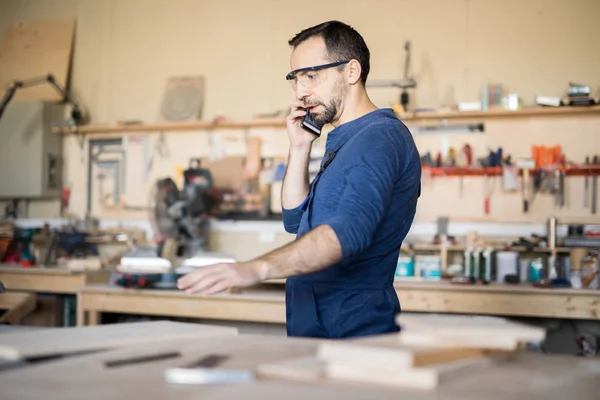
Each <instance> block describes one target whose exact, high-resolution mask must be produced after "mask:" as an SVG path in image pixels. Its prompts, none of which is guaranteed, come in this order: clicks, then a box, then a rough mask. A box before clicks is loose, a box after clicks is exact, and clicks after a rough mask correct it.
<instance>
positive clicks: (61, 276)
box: [0, 265, 110, 294]
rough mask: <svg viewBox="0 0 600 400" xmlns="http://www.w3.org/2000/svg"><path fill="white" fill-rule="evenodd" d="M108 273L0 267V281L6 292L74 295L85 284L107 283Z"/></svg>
mask: <svg viewBox="0 0 600 400" xmlns="http://www.w3.org/2000/svg"><path fill="white" fill-rule="evenodd" d="M109 275H110V272H109V271H108V270H98V271H71V270H69V269H68V268H64V267H48V268H41V267H28V268H25V267H19V266H6V265H4V266H0V281H2V282H3V283H4V286H6V289H7V290H25V291H32V292H46V293H68V294H75V293H77V291H78V290H79V289H80V288H81V287H83V286H85V285H86V284H93V283H106V282H108V278H109Z"/></svg>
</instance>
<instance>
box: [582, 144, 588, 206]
mask: <svg viewBox="0 0 600 400" xmlns="http://www.w3.org/2000/svg"><path fill="white" fill-rule="evenodd" d="M589 165H590V157H589V156H586V157H585V166H586V167H587V166H589ZM589 197H590V175H589V172H586V173H585V186H584V189H583V207H585V208H587V207H588V198H589Z"/></svg>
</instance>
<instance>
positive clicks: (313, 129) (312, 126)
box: [302, 109, 321, 136]
mask: <svg viewBox="0 0 600 400" xmlns="http://www.w3.org/2000/svg"><path fill="white" fill-rule="evenodd" d="M302 127H303V128H304V129H306V130H307V131H309V132H310V133H312V134H313V135H316V136H321V129H320V128H319V127H318V126H317V124H316V123H315V121H313V119H312V118H311V116H310V110H309V109H306V115H305V116H304V119H303V120H302Z"/></svg>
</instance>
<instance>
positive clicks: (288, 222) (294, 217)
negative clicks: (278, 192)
mask: <svg viewBox="0 0 600 400" xmlns="http://www.w3.org/2000/svg"><path fill="white" fill-rule="evenodd" d="M307 201H308V197H307V198H306V199H304V201H303V202H302V204H300V205H299V206H298V207H296V208H284V207H281V212H282V216H283V227H284V229H285V231H286V232H287V233H298V227H299V226H300V220H302V214H303V213H304V210H305V208H306V202H307Z"/></svg>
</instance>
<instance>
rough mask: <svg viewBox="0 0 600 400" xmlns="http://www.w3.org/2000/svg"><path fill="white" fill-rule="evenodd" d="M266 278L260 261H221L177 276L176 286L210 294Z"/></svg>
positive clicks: (250, 284) (189, 290) (202, 293)
mask: <svg viewBox="0 0 600 400" xmlns="http://www.w3.org/2000/svg"><path fill="white" fill-rule="evenodd" d="M265 279H266V267H265V266H264V265H262V263H257V262H247V263H221V264H215V265H210V266H206V267H199V268H197V269H196V270H195V271H192V272H190V273H189V274H186V275H184V276H182V277H181V278H179V280H178V281H177V287H178V288H179V289H181V290H185V291H186V292H187V293H189V294H192V293H200V294H201V295H203V296H210V295H213V294H216V293H219V292H222V291H224V290H227V289H229V288H233V287H247V286H252V285H255V284H257V283H259V282H262V281H264V280H265Z"/></svg>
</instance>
